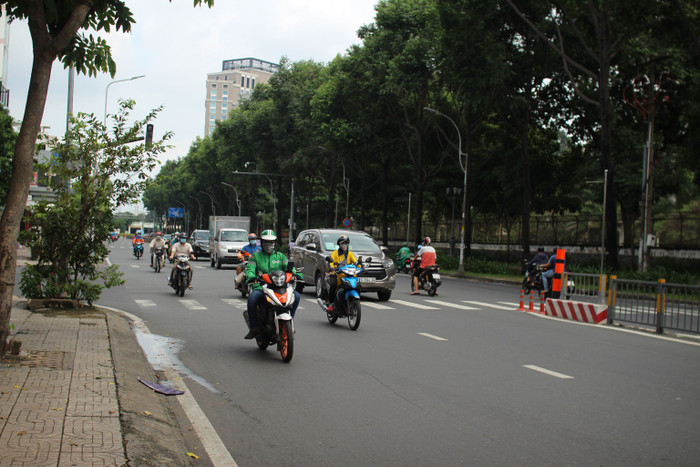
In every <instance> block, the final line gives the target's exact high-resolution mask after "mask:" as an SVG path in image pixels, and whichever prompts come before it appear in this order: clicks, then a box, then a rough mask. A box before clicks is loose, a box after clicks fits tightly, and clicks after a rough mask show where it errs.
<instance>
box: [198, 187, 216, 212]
mask: <svg viewBox="0 0 700 467" xmlns="http://www.w3.org/2000/svg"><path fill="white" fill-rule="evenodd" d="M199 192H200V193H202V194H205V195H207V196H208V197H209V201H211V215H212V216H216V207H215V206H214V198H212V197H211V195H210V194H209V193H207V192H206V191H202V190H200V191H199Z"/></svg>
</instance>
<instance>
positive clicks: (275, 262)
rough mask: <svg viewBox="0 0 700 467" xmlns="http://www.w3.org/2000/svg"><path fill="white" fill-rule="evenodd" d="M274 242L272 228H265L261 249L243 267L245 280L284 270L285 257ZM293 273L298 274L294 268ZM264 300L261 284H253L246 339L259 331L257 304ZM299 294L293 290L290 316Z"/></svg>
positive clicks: (275, 239)
mask: <svg viewBox="0 0 700 467" xmlns="http://www.w3.org/2000/svg"><path fill="white" fill-rule="evenodd" d="M275 242H277V234H276V233H275V231H274V230H265V231H263V233H262V234H261V235H260V243H261V244H262V249H261V250H260V251H258V252H256V253H254V254H253V256H251V257H250V259H249V260H248V264H247V265H246V268H245V275H246V281H248V282H252V281H253V280H254V279H255V278H257V277H258V275H260V274H269V273H271V272H272V271H286V270H287V262H288V260H287V257H286V256H285V255H284V254H283V253H281V252H279V251H275ZM292 273H293V274H298V273H297V272H296V268H294V269H293V270H292ZM264 300H265V294H264V293H263V291H262V286H261V285H260V284H259V283H257V282H256V283H255V284H253V287H252V290H251V292H250V295H249V296H248V320H249V322H250V331H249V332H248V334H246V335H245V338H246V339H253V338H254V337H255V336H257V335H258V334H259V333H260V328H259V327H258V305H259V304H260V302H262V301H264ZM299 300H301V296H300V295H299V292H297V291H296V290H295V291H294V305H292V310H291V312H292V318H294V314H295V313H296V311H297V307H298V306H299Z"/></svg>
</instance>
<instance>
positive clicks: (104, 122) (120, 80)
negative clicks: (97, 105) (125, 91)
mask: <svg viewBox="0 0 700 467" xmlns="http://www.w3.org/2000/svg"><path fill="white" fill-rule="evenodd" d="M145 76H146V75H139V76H132V77H131V78H125V79H118V80H116V81H112V82H111V83H109V84H108V85H107V87H106V88H105V117H104V121H103V124H104V125H107V94H108V93H109V87H110V86H111V85H113V84H115V83H123V82H124V81H133V80H135V79H139V78H144V77H145Z"/></svg>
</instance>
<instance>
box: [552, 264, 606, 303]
mask: <svg viewBox="0 0 700 467" xmlns="http://www.w3.org/2000/svg"><path fill="white" fill-rule="evenodd" d="M606 281H607V276H606V275H605V274H603V275H600V274H584V273H578V272H566V271H564V274H563V276H562V284H566V293H564V292H563V291H562V294H561V295H562V296H563V297H565V298H566V299H567V300H576V301H579V302H588V303H599V304H602V303H605V300H606V296H605V284H606ZM562 288H563V287H562Z"/></svg>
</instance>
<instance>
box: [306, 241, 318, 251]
mask: <svg viewBox="0 0 700 467" xmlns="http://www.w3.org/2000/svg"><path fill="white" fill-rule="evenodd" d="M306 249H307V250H309V251H316V244H315V243H309V244H308V245H306Z"/></svg>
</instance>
